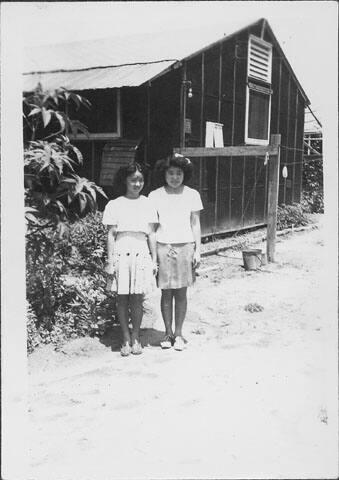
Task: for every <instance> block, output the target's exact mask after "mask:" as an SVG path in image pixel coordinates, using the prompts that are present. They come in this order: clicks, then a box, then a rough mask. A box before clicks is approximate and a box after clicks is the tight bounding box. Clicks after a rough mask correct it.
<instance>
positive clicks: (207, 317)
mask: <svg viewBox="0 0 339 480" xmlns="http://www.w3.org/2000/svg"><path fill="white" fill-rule="evenodd" d="M225 255H227V256H218V257H216V256H215V257H209V258H206V259H205V260H204V265H203V266H204V267H206V266H212V265H213V264H216V265H218V266H219V268H218V270H216V271H211V272H209V273H208V274H206V275H203V276H201V277H199V279H198V281H197V284H196V286H195V287H194V288H192V289H191V291H190V294H189V296H190V299H189V312H188V315H187V322H186V330H185V334H186V338H187V340H188V342H189V343H188V348H187V349H186V350H185V351H184V352H176V351H174V350H169V351H162V350H161V349H160V348H159V347H158V346H157V342H158V341H159V338H160V336H161V332H162V331H163V328H162V322H161V318H160V315H159V310H158V301H159V297H158V293H157V294H155V295H154V296H153V297H152V298H150V299H149V300H148V303H147V306H148V311H147V314H146V316H145V321H144V327H147V328H145V330H143V342H144V344H145V348H144V353H143V355H142V356H140V357H133V356H131V357H128V358H122V357H120V355H119V352H118V351H117V346H118V344H117V340H115V341H113V339H112V334H114V332H113V333H112V334H111V336H108V337H107V338H106V339H104V343H100V342H99V341H98V340H96V339H82V340H77V341H74V342H71V343H70V344H68V345H66V346H65V347H64V349H63V352H54V351H53V350H52V349H49V348H43V349H41V350H40V351H37V352H35V353H34V354H33V355H32V356H31V357H30V360H29V363H30V420H31V422H30V424H31V427H32V428H31V442H30V444H31V449H30V450H31V451H30V455H31V476H30V477H29V478H33V479H34V480H35V479H46V478H48V479H58V480H64V479H70V480H71V479H72V480H75V479H81V480H85V479H91V480H92V479H100V480H106V479H107V480H112V479H119V480H121V479H125V478H126V479H139V478H140V479H141V478H145V479H153V478H156V479H158V478H166V479H167V478H195V479H198V478H288V477H289V478H300V479H301V478H320V477H321V478H335V477H336V476H337V474H338V471H337V456H336V447H337V426H338V425H337V401H336V378H337V367H336V365H337V363H336V357H337V333H336V332H337V330H336V322H335V319H334V318H333V317H331V316H329V315H327V313H326V304H324V298H325V296H324V294H325V290H326V270H325V269H324V268H322V267H323V266H324V265H325V264H326V262H325V261H324V260H325V259H324V248H323V238H322V229H321V228H319V229H316V230H312V231H310V232H307V233H298V234H294V235H293V236H290V237H285V238H284V239H283V240H280V241H279V243H278V244H277V263H276V264H273V265H272V264H270V265H268V266H266V267H265V269H263V270H262V271H260V272H245V271H244V270H243V268H242V267H241V264H242V262H241V260H240V254H239V253H232V252H227V254H226V252H225ZM237 257H239V258H237ZM249 303H257V304H259V305H261V306H262V307H263V310H262V311H261V312H256V313H250V312H248V311H246V310H245V309H244V307H245V306H246V305H248V304H249ZM115 338H116V337H115ZM111 345H113V350H115V351H112V350H111ZM147 345H149V346H147Z"/></svg>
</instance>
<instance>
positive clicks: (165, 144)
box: [145, 70, 181, 165]
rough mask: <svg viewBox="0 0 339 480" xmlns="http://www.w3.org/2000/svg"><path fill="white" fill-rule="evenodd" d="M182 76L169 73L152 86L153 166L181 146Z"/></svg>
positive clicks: (151, 132) (178, 72)
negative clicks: (175, 147) (174, 148)
mask: <svg viewBox="0 0 339 480" xmlns="http://www.w3.org/2000/svg"><path fill="white" fill-rule="evenodd" d="M180 74H181V72H180V71H179V70H175V71H173V72H169V73H168V74H167V75H164V76H163V77H160V78H158V79H156V80H155V81H154V82H152V84H151V86H150V145H149V155H148V159H147V160H148V162H149V163H150V164H151V165H154V163H155V162H156V160H158V159H160V158H163V157H165V156H166V155H169V154H170V153H171V152H172V149H173V147H174V146H179V138H180V125H181V123H180V90H181V81H180ZM145 123H146V118H145Z"/></svg>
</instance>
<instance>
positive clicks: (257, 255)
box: [242, 248, 262, 270]
mask: <svg viewBox="0 0 339 480" xmlns="http://www.w3.org/2000/svg"><path fill="white" fill-rule="evenodd" d="M242 258H243V261H244V267H245V270H258V268H260V267H261V264H262V251H261V250H260V249H257V248H251V249H248V250H243V251H242Z"/></svg>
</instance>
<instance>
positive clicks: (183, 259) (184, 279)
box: [148, 154, 203, 350]
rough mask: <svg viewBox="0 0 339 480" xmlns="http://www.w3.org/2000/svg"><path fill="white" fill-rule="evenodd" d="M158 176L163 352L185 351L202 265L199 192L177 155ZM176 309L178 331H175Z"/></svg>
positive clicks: (162, 166) (156, 202) (165, 162)
mask: <svg viewBox="0 0 339 480" xmlns="http://www.w3.org/2000/svg"><path fill="white" fill-rule="evenodd" d="M156 172H157V175H158V178H159V177H160V180H161V181H162V186H161V187H160V188H158V189H156V190H154V191H153V192H151V193H150V194H149V197H148V198H149V199H150V200H151V202H152V204H153V206H154V208H155V209H156V210H157V213H158V224H159V225H158V228H157V231H156V240H157V258H158V267H159V270H158V277H157V283H158V287H159V288H161V313H162V317H163V320H164V324H165V336H164V338H163V340H162V342H160V345H161V347H162V348H171V346H174V348H175V349H176V350H183V349H184V347H185V344H186V340H185V339H184V337H183V335H182V328H183V323H184V320H185V316H186V310H187V287H189V286H191V285H192V284H193V282H194V280H195V269H196V268H197V267H198V266H199V264H200V237H201V231H200V210H202V209H203V206H202V202H201V198H200V194H199V192H197V190H194V189H193V188H190V187H188V186H187V182H188V181H189V179H190V178H191V175H192V172H193V165H192V162H191V161H190V160H189V159H188V158H185V157H183V156H182V155H180V154H173V155H171V156H169V157H167V158H166V159H164V160H161V161H159V162H157V165H156ZM173 309H174V330H173Z"/></svg>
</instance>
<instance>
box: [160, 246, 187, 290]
mask: <svg viewBox="0 0 339 480" xmlns="http://www.w3.org/2000/svg"><path fill="white" fill-rule="evenodd" d="M193 255H194V243H170V244H166V243H159V242H158V243H157V259H158V265H159V271H158V276H157V285H158V287H159V288H161V289H163V290H166V289H171V288H183V287H189V286H191V285H192V284H193V283H194V281H195V272H194V269H193Z"/></svg>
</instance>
